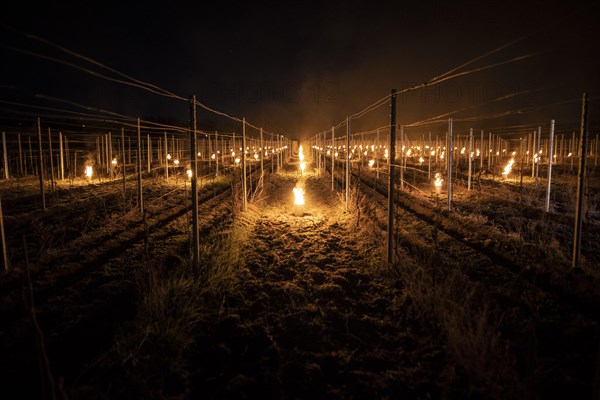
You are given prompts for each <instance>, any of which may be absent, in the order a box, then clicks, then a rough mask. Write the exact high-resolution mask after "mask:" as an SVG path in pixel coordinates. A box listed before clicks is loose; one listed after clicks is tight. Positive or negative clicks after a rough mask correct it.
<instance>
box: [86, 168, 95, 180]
mask: <svg viewBox="0 0 600 400" xmlns="http://www.w3.org/2000/svg"><path fill="white" fill-rule="evenodd" d="M93 172H94V169H93V168H92V166H91V165H88V166H86V167H85V176H87V177H88V178H91V177H92V174H93Z"/></svg>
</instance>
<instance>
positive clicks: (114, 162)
mask: <svg viewBox="0 0 600 400" xmlns="http://www.w3.org/2000/svg"><path fill="white" fill-rule="evenodd" d="M110 163H111V164H112V165H113V166H115V165H117V159H116V158H113V159H112V161H111V162H110Z"/></svg>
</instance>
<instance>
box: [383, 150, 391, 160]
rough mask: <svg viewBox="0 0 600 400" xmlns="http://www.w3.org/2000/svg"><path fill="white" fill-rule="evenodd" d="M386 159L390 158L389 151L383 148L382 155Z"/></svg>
mask: <svg viewBox="0 0 600 400" xmlns="http://www.w3.org/2000/svg"><path fill="white" fill-rule="evenodd" d="M383 156H384V157H385V158H386V159H388V158H390V156H389V153H388V151H387V149H385V153H384V155H383Z"/></svg>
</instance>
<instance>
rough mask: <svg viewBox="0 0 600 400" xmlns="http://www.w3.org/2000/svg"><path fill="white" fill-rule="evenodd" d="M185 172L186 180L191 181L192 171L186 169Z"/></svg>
mask: <svg viewBox="0 0 600 400" xmlns="http://www.w3.org/2000/svg"><path fill="white" fill-rule="evenodd" d="M185 172H186V174H187V176H188V178H190V179H192V170H191V169H188V170H187V171H185Z"/></svg>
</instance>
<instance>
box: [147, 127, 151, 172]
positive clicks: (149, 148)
mask: <svg viewBox="0 0 600 400" xmlns="http://www.w3.org/2000/svg"><path fill="white" fill-rule="evenodd" d="M146 140H147V141H148V154H146V159H147V160H148V174H149V173H150V167H151V164H152V142H151V141H150V134H148V136H147V137H146Z"/></svg>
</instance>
